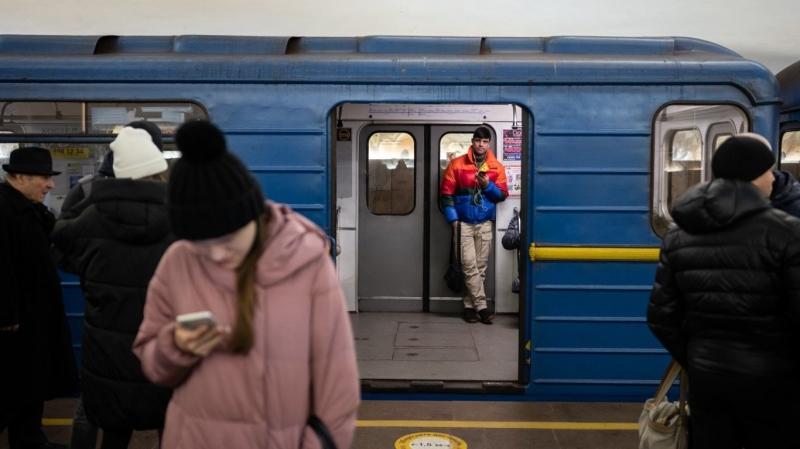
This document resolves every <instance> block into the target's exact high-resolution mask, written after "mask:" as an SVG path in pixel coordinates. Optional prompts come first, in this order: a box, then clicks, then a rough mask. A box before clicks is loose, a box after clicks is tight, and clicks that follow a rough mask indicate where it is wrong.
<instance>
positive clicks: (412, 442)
mask: <svg viewBox="0 0 800 449" xmlns="http://www.w3.org/2000/svg"><path fill="white" fill-rule="evenodd" d="M394 448H395V449H429V448H431V449H467V442H466V441H464V440H462V439H461V438H458V437H454V436H453V435H448V434H446V433H439V432H419V433H412V434H411V435H405V436H402V437H400V439H398V440H397V441H395V443H394Z"/></svg>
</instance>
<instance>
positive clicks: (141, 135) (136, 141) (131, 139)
mask: <svg viewBox="0 0 800 449" xmlns="http://www.w3.org/2000/svg"><path fill="white" fill-rule="evenodd" d="M111 151H113V152H114V176H116V177H117V178H131V179H141V178H146V177H148V176H152V175H156V174H158V173H161V172H163V171H166V169H167V160H166V159H164V154H162V153H161V151H159V150H158V147H157V146H156V145H155V144H154V143H153V138H152V137H150V134H148V133H147V131H145V130H143V129H137V128H131V127H127V126H126V127H125V128H122V131H120V132H119V135H118V136H117V138H116V139H114V141H113V142H111Z"/></svg>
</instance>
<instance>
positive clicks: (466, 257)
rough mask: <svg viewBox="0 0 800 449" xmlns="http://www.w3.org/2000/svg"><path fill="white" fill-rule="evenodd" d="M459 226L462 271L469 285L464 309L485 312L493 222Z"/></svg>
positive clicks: (460, 224) (460, 223)
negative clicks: (485, 281) (484, 283)
mask: <svg viewBox="0 0 800 449" xmlns="http://www.w3.org/2000/svg"><path fill="white" fill-rule="evenodd" d="M458 225H459V226H460V227H461V245H460V247H461V269H462V270H463V271H464V281H465V283H466V284H467V294H466V295H465V296H464V307H465V308H473V309H475V310H476V311H479V310H483V309H485V308H486V292H485V291H484V289H483V281H484V280H485V279H486V266H487V265H488V264H489V253H490V252H491V250H492V222H491V221H485V222H483V223H478V224H469V223H463V222H459V224H458Z"/></svg>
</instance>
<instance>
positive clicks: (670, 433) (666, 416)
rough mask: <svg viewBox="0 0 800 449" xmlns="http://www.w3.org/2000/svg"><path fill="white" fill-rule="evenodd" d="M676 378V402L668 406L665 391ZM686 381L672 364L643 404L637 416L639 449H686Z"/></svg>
mask: <svg viewBox="0 0 800 449" xmlns="http://www.w3.org/2000/svg"><path fill="white" fill-rule="evenodd" d="M679 374H680V376H681V380H680V399H679V400H678V402H669V400H668V399H667V391H668V390H669V389H670V387H672V384H673V383H674V382H675V379H676V378H677V377H678V375H679ZM687 380H688V377H687V376H686V373H685V371H684V370H682V369H681V366H680V365H679V364H678V362H676V361H675V360H672V361H671V362H670V363H669V366H667V371H666V372H665V373H664V377H663V378H662V379H661V382H660V383H659V384H658V390H656V395H655V397H654V398H651V399H648V400H647V401H645V403H644V408H643V410H642V413H641V414H640V415H639V449H687V448H688V447H689V406H688V405H687V404H686V391H687V389H688V383H687Z"/></svg>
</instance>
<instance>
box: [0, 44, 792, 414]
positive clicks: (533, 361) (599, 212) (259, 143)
mask: <svg viewBox="0 0 800 449" xmlns="http://www.w3.org/2000/svg"><path fill="white" fill-rule="evenodd" d="M793 67H794V70H795V71H798V68H797V66H796V65H795V66H793ZM787 70H789V69H787ZM781 95H782V94H781V90H780V87H779V85H778V82H777V80H776V77H775V76H774V75H773V74H772V73H771V72H770V71H769V70H767V69H766V68H765V67H764V66H762V65H760V64H758V63H756V62H753V61H750V60H747V59H744V58H742V57H741V56H739V55H737V54H736V53H734V52H732V51H730V50H728V49H726V48H723V47H721V46H719V45H716V44H713V43H710V42H706V41H701V40H697V39H691V38H680V37H664V38H607V37H570V36H563V37H550V38H477V37H435V38H434V37H388V36H369V37H352V38H338V37H337V38H321V37H234V36H19V35H16V36H11V35H5V36H0V159H5V158H7V157H8V154H9V153H10V151H12V150H13V149H14V148H17V147H19V146H20V145H31V144H36V145H40V146H45V147H47V148H49V149H50V150H51V153H52V154H53V156H54V161H55V164H56V168H55V169H56V170H58V171H61V172H62V174H61V175H59V176H58V177H56V178H55V180H56V187H55V188H54V189H53V191H52V192H51V194H50V197H49V199H48V204H49V206H50V207H51V208H53V210H54V211H56V212H57V211H58V210H59V209H60V205H61V202H63V199H64V196H65V195H66V193H67V191H68V190H69V188H70V186H71V185H73V184H74V183H75V182H76V181H77V180H78V179H80V178H81V177H82V176H84V175H86V174H91V173H94V172H95V170H96V169H97V167H98V166H99V163H100V161H102V158H103V156H104V155H105V154H106V153H107V152H108V144H109V143H110V142H111V141H112V140H113V139H114V135H115V133H116V132H118V131H119V129H120V128H121V127H122V126H123V125H124V124H126V123H128V122H130V121H132V120H149V121H151V122H154V123H156V124H158V125H159V126H160V127H161V129H162V131H163V132H164V136H165V138H164V142H165V151H166V154H168V156H169V157H179V153H177V151H175V148H174V144H173V139H172V135H173V132H174V130H175V128H176V127H177V126H179V125H180V124H181V123H183V122H185V121H186V120H192V119H209V120H212V121H213V122H214V123H216V124H217V125H218V126H219V127H220V128H221V129H222V130H223V131H224V132H225V133H226V135H227V139H228V144H229V146H230V149H231V151H233V152H235V153H236V154H238V155H239V156H240V157H241V158H242V160H243V161H244V162H245V163H246V164H247V166H248V167H249V169H250V170H251V171H252V172H253V173H254V175H255V176H256V177H257V178H258V179H259V181H260V182H261V184H262V185H263V186H264V189H265V193H266V195H267V196H268V197H269V198H271V199H273V200H275V201H279V202H283V203H288V204H289V205H291V207H292V208H294V209H295V210H298V211H300V212H301V213H303V214H304V215H306V216H307V217H309V218H310V219H312V220H313V221H314V222H315V223H317V224H318V225H319V226H321V227H322V228H323V229H324V230H326V231H327V233H328V235H329V236H330V237H331V240H332V242H334V245H333V249H332V252H333V254H334V255H335V257H336V263H337V269H338V271H339V276H340V280H341V282H342V287H343V289H344V291H345V294H346V297H347V302H348V308H349V309H350V311H351V312H353V313H354V314H355V313H358V314H382V313H384V314H385V313H390V314H391V313H408V314H424V315H435V314H448V313H455V312H458V310H459V309H460V307H461V302H460V297H459V296H458V295H457V294H455V293H452V292H451V291H449V290H448V289H447V286H446V284H445V282H444V280H443V279H442V277H443V275H444V272H445V270H446V265H447V258H448V251H449V241H450V229H449V227H448V225H447V224H446V223H445V221H444V219H443V218H442V215H441V211H440V210H439V205H438V186H439V183H440V180H441V176H442V172H443V170H444V168H445V167H446V166H447V163H448V161H449V160H450V159H451V158H452V157H454V156H458V155H460V154H463V153H464V152H465V151H466V150H467V148H468V147H469V144H470V138H471V137H472V131H473V130H474V129H475V128H476V127H477V126H479V125H484V126H487V127H488V128H490V129H491V131H492V133H493V137H494V138H493V139H492V145H493V151H494V153H495V155H496V156H497V158H498V159H499V160H500V161H501V162H503V164H504V165H505V168H506V173H507V176H508V180H509V186H508V187H509V192H510V196H509V198H508V199H507V200H506V201H505V202H503V203H501V204H499V206H498V210H497V221H496V229H495V240H496V241H499V239H500V237H501V236H502V234H503V231H504V228H505V227H506V223H508V222H509V221H510V220H511V219H512V217H514V216H515V214H517V213H518V214H519V217H520V220H521V225H522V226H521V230H522V232H521V233H522V242H524V244H523V251H524V253H525V255H526V256H527V257H524V258H522V259H521V260H523V263H521V264H520V266H517V257H516V256H515V255H514V254H513V252H509V251H503V250H502V249H497V248H495V250H494V251H493V252H492V255H491V260H490V268H489V270H488V274H487V279H486V285H487V292H488V296H490V297H491V299H492V302H493V307H494V308H495V310H496V311H497V313H498V314H500V315H501V316H502V315H503V314H505V315H509V316H513V317H516V318H517V321H516V323H517V326H516V328H515V330H514V331H513V332H511V333H510V334H509V335H510V337H508V338H510V341H504V340H497V341H495V342H494V343H492V344H495V345H497V348H498V350H501V349H502V348H503V347H511V348H515V349H513V354H512V361H511V362H510V363H508V364H506V365H503V370H504V371H503V372H502V373H501V372H497V373H495V372H492V371H488V372H486V373H479V374H476V376H477V377H476V378H470V379H467V380H464V376H461V373H454V372H448V371H447V370H437V368H436V366H437V365H436V364H428V365H424V366H425V367H426V368H424V369H425V370H426V371H424V372H422V371H420V372H419V373H418V375H414V374H412V375H410V376H405V377H404V378H403V379H398V378H396V377H395V376H393V375H392V374H387V373H385V372H381V371H380V370H376V371H374V372H366V371H365V370H362V377H363V378H364V379H363V380H362V388H363V391H364V393H365V394H376V395H380V394H381V393H392V394H404V393H409V394H416V393H426V394H427V393H431V394H439V395H441V396H439V397H442V398H444V397H456V396H455V394H458V395H462V394H463V395H464V396H463V397H466V398H476V399H477V398H480V397H482V396H481V395H483V397H490V396H503V397H508V398H509V399H521V400H581V401H589V400H612V401H626V400H636V401H638V400H641V399H643V398H646V397H649V396H652V392H653V390H654V388H655V386H656V385H657V383H658V379H659V378H660V377H661V374H662V373H663V370H664V368H665V367H666V366H667V363H668V361H669V356H668V355H667V353H666V352H665V351H664V349H663V348H662V347H661V345H660V344H659V343H658V341H657V340H656V339H655V338H654V337H653V336H652V335H651V333H650V332H649V330H648V328H647V325H646V322H645V309H646V306H647V301H648V296H649V292H650V289H651V286H652V282H653V278H654V273H655V266H656V261H657V260H658V250H659V246H660V243H661V236H662V235H663V233H664V232H665V231H666V228H667V226H668V225H669V223H670V222H671V218H670V215H669V209H670V206H671V204H672V203H673V202H674V200H675V198H676V197H677V196H679V195H680V194H681V193H682V192H683V191H685V190H686V189H687V188H688V187H689V186H691V185H693V184H695V183H698V182H702V181H704V180H707V179H709V178H710V176H711V174H710V159H711V154H712V153H713V151H714V149H716V148H717V147H718V146H719V144H720V143H721V142H722V141H724V139H725V138H727V137H729V136H732V135H735V134H738V133H742V132H756V133H759V134H762V135H764V136H766V137H767V138H768V139H769V140H770V141H771V142H772V143H773V146H774V147H776V148H777V143H778V139H779V131H780V132H783V133H784V134H782V135H781V136H782V138H783V139H784V141H786V139H787V135H789V133H788V132H787V130H789V129H790V128H791V127H792V126H795V128H791V129H797V130H798V133H797V134H791V137H792V138H795V137H797V138H798V140H800V90H799V89H798V86H797V85H795V86H794V87H793V88H792V89H790V90H788V91H787V90H785V91H784V93H783V95H784V96H788V97H786V98H792V99H793V100H794V102H793V105H794V106H793V107H788V108H787V104H784V108H783V109H781V102H782V99H781ZM790 119H792V120H794V125H792V124H791V123H790ZM781 120H783V121H784V123H783V124H782V125H780V128H779V121H781ZM793 154H794V153H792V154H787V155H785V156H784V158H783V161H782V164H783V165H784V166H791V164H800V144H799V145H798V146H797V156H796V157H795V156H794V155H793ZM794 161H796V162H794ZM795 174H797V173H795ZM517 271H519V273H520V275H521V279H522V286H521V291H520V293H519V294H516V293H512V292H511V286H510V284H511V283H510V280H511V279H512V277H513V276H514V275H515V274H516V272H517ZM62 279H63V289H64V295H65V302H66V307H67V311H68V315H69V317H70V322H71V326H72V330H73V338H74V342H75V345H76V353H77V354H78V355H79V354H80V334H81V332H80V329H81V324H82V310H83V305H82V298H81V293H80V286H79V283H78V280H77V279H75V278H74V277H71V276H68V275H63V276H62ZM431 338H433V342H432V343H431V345H432V346H436V345H437V341H436V338H437V337H436V336H434V337H431ZM441 338H444V337H441ZM439 343H441V342H439ZM445 346H446V345H445V344H443V343H441V344H440V345H439V346H438V347H445ZM421 366H422V365H421ZM438 366H443V365H438ZM470 393H475V394H470ZM448 394H450V396H448ZM459 397H460V396H459Z"/></svg>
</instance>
